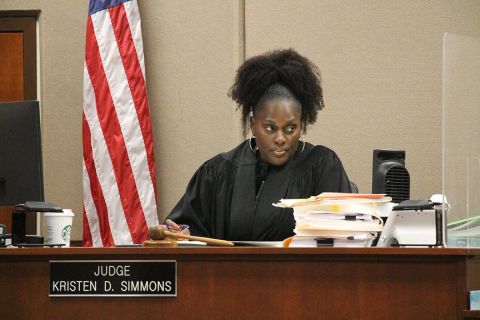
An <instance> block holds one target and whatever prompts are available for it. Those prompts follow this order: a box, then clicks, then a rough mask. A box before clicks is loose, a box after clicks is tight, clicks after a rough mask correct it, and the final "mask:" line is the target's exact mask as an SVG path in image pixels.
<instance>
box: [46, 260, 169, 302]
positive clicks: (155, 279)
mask: <svg viewBox="0 0 480 320" xmlns="http://www.w3.org/2000/svg"><path fill="white" fill-rule="evenodd" d="M49 296H50V297H176V296H177V262H176V261H171V260H161V261H158V260H145V261H138V260H135V261H132V260H108V261H85V260H82V261H50V293H49Z"/></svg>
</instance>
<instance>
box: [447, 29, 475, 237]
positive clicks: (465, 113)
mask: <svg viewBox="0 0 480 320" xmlns="http://www.w3.org/2000/svg"><path fill="white" fill-rule="evenodd" d="M443 45H444V47H443V93H442V95H443V97H442V100H443V106H442V119H443V125H442V192H443V194H444V196H445V197H446V201H447V202H448V206H445V207H446V208H447V207H448V213H447V212H444V214H446V223H447V238H448V241H447V243H448V246H450V247H480V38H475V37H468V36H462V35H456V34H451V33H446V34H445V36H444V41H443ZM446 211H447V210H446Z"/></svg>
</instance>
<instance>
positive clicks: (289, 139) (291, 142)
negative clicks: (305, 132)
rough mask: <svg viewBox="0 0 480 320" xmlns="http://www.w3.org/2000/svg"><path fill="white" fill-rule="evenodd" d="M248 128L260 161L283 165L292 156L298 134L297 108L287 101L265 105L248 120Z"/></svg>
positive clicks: (282, 100)
mask: <svg viewBox="0 0 480 320" xmlns="http://www.w3.org/2000/svg"><path fill="white" fill-rule="evenodd" d="M250 128H251V130H252V133H253V135H254V136H255V140H256V143H257V147H258V150H259V151H260V157H261V158H262V160H263V161H265V162H267V163H270V164H273V165H276V166H279V165H282V164H285V163H286V162H287V161H288V160H289V159H290V158H291V157H292V156H293V155H294V154H295V151H296V150H297V143H298V139H300V135H301V133H302V123H301V108H300V106H299V105H298V103H296V102H295V101H291V100H287V99H274V100H270V101H266V102H265V103H264V104H262V105H261V106H259V108H258V110H256V112H255V116H254V117H253V118H252V119H250Z"/></svg>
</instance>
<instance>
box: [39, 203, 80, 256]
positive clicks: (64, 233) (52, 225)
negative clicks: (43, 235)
mask: <svg viewBox="0 0 480 320" xmlns="http://www.w3.org/2000/svg"><path fill="white" fill-rule="evenodd" d="M44 217H45V224H46V226H47V244H62V243H64V244H65V247H70V233H71V232H72V221H73V212H72V210H70V209H63V212H45V214H44Z"/></svg>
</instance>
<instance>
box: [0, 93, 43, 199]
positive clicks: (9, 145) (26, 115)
mask: <svg viewBox="0 0 480 320" xmlns="http://www.w3.org/2000/svg"><path fill="white" fill-rule="evenodd" d="M26 201H44V198H43V171H42V148H41V139H40V111H39V106H38V101H22V102H4V103H0V205H2V206H14V205H17V204H21V203H25V202H26Z"/></svg>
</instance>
